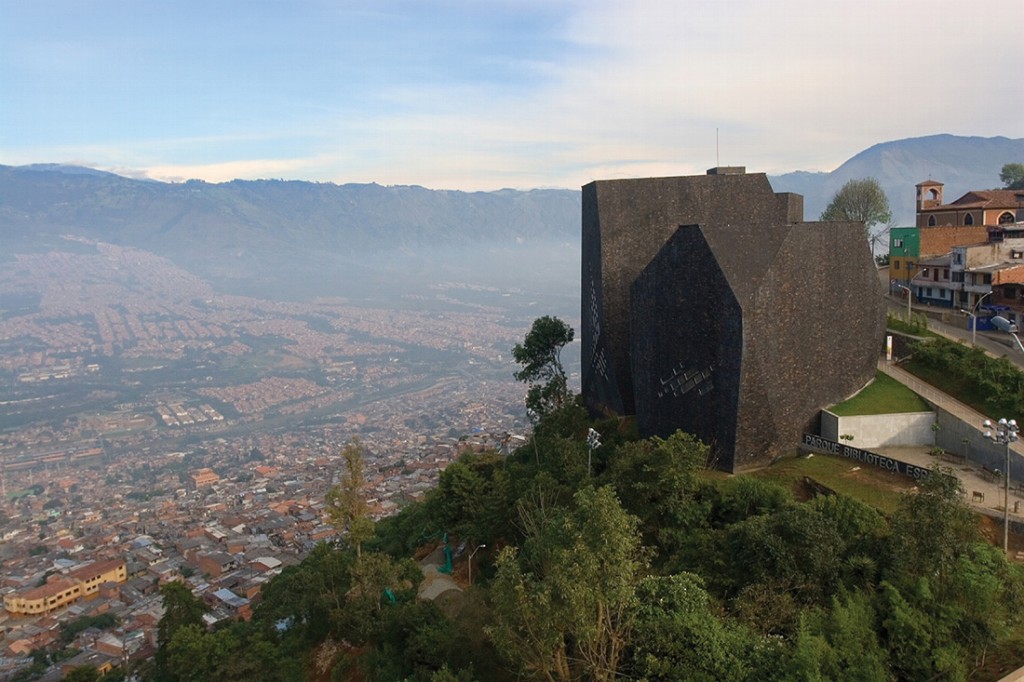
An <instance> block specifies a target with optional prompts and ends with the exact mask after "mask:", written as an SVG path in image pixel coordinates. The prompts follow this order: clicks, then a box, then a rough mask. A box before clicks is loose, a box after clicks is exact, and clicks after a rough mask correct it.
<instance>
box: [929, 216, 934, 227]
mask: <svg viewBox="0 0 1024 682" xmlns="http://www.w3.org/2000/svg"><path fill="white" fill-rule="evenodd" d="M928 227H935V216H933V215H930V216H928Z"/></svg>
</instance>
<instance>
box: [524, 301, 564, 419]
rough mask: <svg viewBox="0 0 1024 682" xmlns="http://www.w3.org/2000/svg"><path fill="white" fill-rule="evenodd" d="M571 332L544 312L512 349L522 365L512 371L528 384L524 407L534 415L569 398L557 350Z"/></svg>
mask: <svg viewBox="0 0 1024 682" xmlns="http://www.w3.org/2000/svg"><path fill="white" fill-rule="evenodd" d="M575 334H576V333H575V332H574V331H573V328H572V327H570V326H569V325H567V324H566V323H565V322H562V321H561V320H560V319H558V318H557V317H552V316H550V315H545V316H544V317H539V318H537V319H536V320H534V321H533V326H532V327H531V328H530V331H529V332H527V334H526V338H524V339H523V342H522V343H517V344H516V345H515V347H514V348H513V349H512V357H513V358H515V361H516V362H518V363H519V364H520V365H522V366H523V368H522V369H521V370H519V371H518V372H516V373H515V374H514V376H515V378H516V380H518V381H522V382H525V383H528V384H530V389H529V392H528V393H527V395H526V407H527V408H529V409H531V410H533V411H534V412H535V413H536V414H538V415H543V414H546V413H548V412H550V411H551V410H554V409H558V408H559V407H561V406H562V405H563V404H565V403H566V401H567V400H568V398H569V386H568V380H567V379H566V376H565V368H564V367H562V356H561V354H562V348H564V347H565V346H566V345H567V344H569V343H572V340H573V337H574V336H575Z"/></svg>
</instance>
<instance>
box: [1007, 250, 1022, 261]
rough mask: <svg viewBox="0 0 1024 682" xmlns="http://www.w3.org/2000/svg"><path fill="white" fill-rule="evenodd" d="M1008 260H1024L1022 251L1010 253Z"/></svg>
mask: <svg viewBox="0 0 1024 682" xmlns="http://www.w3.org/2000/svg"><path fill="white" fill-rule="evenodd" d="M1010 258H1012V259H1014V260H1020V259H1021V258H1024V251H1011V252H1010Z"/></svg>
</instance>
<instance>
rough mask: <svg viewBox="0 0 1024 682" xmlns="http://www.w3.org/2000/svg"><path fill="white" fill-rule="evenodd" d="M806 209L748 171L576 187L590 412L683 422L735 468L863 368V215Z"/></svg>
mask: <svg viewBox="0 0 1024 682" xmlns="http://www.w3.org/2000/svg"><path fill="white" fill-rule="evenodd" d="M802 219H803V198H802V197H800V196H799V195H794V194H776V193H775V192H773V191H772V189H771V185H770V184H769V182H768V178H767V177H766V176H765V175H763V174H749V175H748V174H744V173H743V172H742V169H728V172H727V173H724V174H722V173H721V172H720V171H719V172H718V173H715V172H709V174H708V175H706V176H695V177H680V178H653V179H644V180H611V181H599V182H593V183H590V184H589V185H586V186H585V187H584V188H583V282H582V287H583V310H582V322H583V325H582V326H583V329H582V333H583V358H582V360H583V395H584V398H585V400H586V401H587V405H588V406H589V407H590V409H591V410H593V411H595V412H598V413H603V414H617V415H628V414H635V415H636V417H637V421H638V424H639V427H640V430H641V433H642V434H644V435H659V436H667V435H669V434H671V433H672V432H674V431H675V430H676V429H680V428H681V429H683V430H684V431H688V432H690V433H693V434H695V435H697V436H698V437H700V438H701V439H702V440H704V441H705V442H708V443H711V444H712V445H713V446H714V448H715V452H716V456H717V457H718V461H717V465H718V466H719V467H720V468H722V469H726V470H728V471H735V470H738V469H743V468H749V467H752V466H756V465H759V464H762V463H765V462H766V461H767V460H769V459H771V458H772V457H774V456H776V455H777V454H779V453H780V452H782V451H784V450H788V449H791V448H793V447H795V446H796V445H797V443H798V442H799V439H800V435H801V432H802V431H803V430H805V429H808V428H811V429H815V423H816V420H817V413H818V409H819V408H821V407H824V406H826V405H829V404H832V403H834V402H837V401H838V400H841V399H842V398H844V397H846V396H848V395H850V394H851V393H853V392H854V391H856V390H857V389H859V388H860V387H861V386H863V385H864V384H865V383H866V382H867V381H869V380H870V379H871V377H872V376H873V374H874V367H875V361H876V357H877V353H878V348H879V344H880V340H881V336H882V330H883V325H884V314H883V310H884V309H883V299H882V297H881V293H882V292H881V290H880V285H879V282H878V278H877V274H876V270H875V267H874V262H873V260H872V257H871V253H870V251H869V247H868V244H867V240H866V239H864V227H863V225H862V224H860V223H804V222H801V221H802Z"/></svg>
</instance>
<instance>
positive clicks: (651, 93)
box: [0, 0, 1024, 190]
mask: <svg viewBox="0 0 1024 682" xmlns="http://www.w3.org/2000/svg"><path fill="white" fill-rule="evenodd" d="M326 7H333V5H327V6H326ZM366 7H367V8H375V6H373V7H371V6H370V5H367V6H366ZM385 10H386V11H384V12H383V13H381V14H374V15H372V16H371V17H370V19H366V20H365V22H366V23H361V22H363V21H364V19H362V18H361V16H362V15H361V14H360V13H359V12H355V13H352V12H347V11H342V10H339V11H340V12H341V13H340V14H339V15H338V17H339V18H338V19H337V20H338V21H343V22H345V27H344V30H345V33H344V35H346V36H350V37H354V38H357V39H358V40H357V42H358V44H359V45H363V44H366V45H370V44H374V45H377V47H375V48H374V51H373V53H372V58H370V59H366V60H363V61H359V60H357V59H356V57H357V56H358V55H353V53H352V51H351V49H349V48H346V47H345V46H344V45H338V44H337V43H339V42H341V43H344V41H337V40H333V41H332V40H328V38H329V37H330V36H332V35H333V33H334V31H333V28H335V27H334V25H333V24H331V23H330V20H329V19H324V18H323V17H324V16H326V15H317V18H318V19H321V21H320V22H319V23H320V24H322V25H319V26H318V28H317V30H316V31H313V32H308V31H305V30H303V31H297V28H303V27H306V28H308V26H309V24H310V18H309V17H308V16H304V15H303V14H302V12H301V11H300V12H299V13H298V14H297V15H296V17H295V18H294V20H289V21H286V22H281V30H280V31H276V32H274V33H273V37H274V41H275V45H276V46H278V47H279V48H280V49H278V50H275V51H274V56H273V59H263V60H262V61H259V62H257V64H256V65H255V66H254V65H252V64H250V63H249V62H250V60H248V59H245V60H241V61H238V60H237V58H236V56H233V54H234V53H230V52H223V53H222V52H219V51H218V49H219V48H217V49H215V48H216V47H217V46H210V49H209V50H208V51H206V52H204V53H203V55H204V56H203V59H204V60H205V61H201V62H198V63H196V64H193V65H192V67H191V70H190V66H189V64H186V63H183V64H182V65H181V67H180V69H181V73H189V74H194V76H193V75H190V76H189V78H186V79H182V80H181V82H180V83H179V86H180V89H179V90H175V91H174V92H173V93H171V94H168V95H166V98H164V99H152V98H151V99H149V100H148V101H146V106H145V107H142V108H136V107H135V102H133V100H132V96H131V95H132V93H133V92H138V91H136V90H134V89H133V86H132V84H131V83H125V84H122V83H121V82H119V83H116V84H115V85H116V86H117V87H116V88H115V89H114V90H113V92H114V93H115V94H116V95H117V97H114V99H115V100H116V101H118V102H121V103H123V106H120V105H119V106H118V107H110V108H105V107H104V106H103V105H102V104H97V103H96V102H91V100H84V101H83V102H84V104H83V106H85V107H86V108H87V109H88V108H89V107H90V106H91V107H92V110H90V111H89V112H87V113H89V114H91V115H89V116H86V115H81V116H75V117H70V118H73V119H74V120H73V123H74V125H70V124H69V126H68V127H69V131H70V132H66V133H64V134H63V135H62V134H61V131H60V130H59V126H58V125H57V124H59V123H61V121H60V120H59V117H55V116H53V115H51V119H53V120H51V119H46V120H45V123H46V125H41V124H36V123H35V122H34V121H30V122H28V123H25V124H24V125H23V126H22V128H25V129H27V128H30V127H31V128H39V129H40V131H39V134H40V135H42V134H43V133H44V132H45V135H46V137H45V138H44V137H39V138H38V139H37V140H34V141H26V139H27V136H26V135H25V134H23V133H24V130H19V129H18V126H8V128H9V132H8V136H7V137H6V138H5V137H4V132H3V131H0V158H2V159H3V160H4V161H5V162H12V161H13V160H15V159H19V158H20V159H22V161H20V162H23V163H30V162H34V161H50V160H60V159H66V158H91V159H96V160H97V162H98V164H97V165H100V166H101V167H106V168H137V169H144V172H145V173H146V175H147V176H148V177H153V178H161V179H172V178H173V179H187V178H190V177H198V178H202V179H205V180H209V181H220V180H229V179H233V178H234V177H241V178H256V177H284V178H297V179H311V180H331V181H336V182H350V181H351V182H369V181H376V182H381V183H383V184H421V185H425V186H428V187H437V188H455V189H467V190H471V189H497V188H500V187H503V186H509V187H517V188H529V187H536V186H561V187H579V186H580V185H582V184H584V183H586V182H588V181H590V180H592V179H597V178H603V177H629V176H638V175H663V174H664V175H675V174H689V173H702V172H703V171H704V169H706V168H708V167H710V166H713V165H715V164H716V163H718V162H719V161H720V162H721V163H722V164H727V165H745V166H747V167H748V168H749V169H751V170H755V171H767V172H772V173H779V172H786V171H791V170H798V169H800V170H832V169H833V168H835V167H837V166H838V165H839V164H841V163H842V162H843V161H845V160H846V159H847V158H849V157H850V156H852V155H853V154H856V153H857V152H859V151H861V150H862V149H864V148H866V147H868V146H870V145H872V144H875V143H877V142H882V141H886V140H893V139H899V138H902V137H913V136H918V135H926V134H931V133H936V132H950V133H954V134H970V135H985V136H991V135H1006V136H1009V137H1024V117H1021V116H1016V115H1014V114H1013V113H1012V112H1016V111H1019V110H1020V109H1021V108H1022V106H1024V93H1022V91H1021V89H1020V88H1019V87H1016V83H1017V81H1018V80H1019V78H1018V74H1017V70H1018V66H1017V64H1018V62H1019V59H1018V58H1017V55H1016V54H1015V50H1016V49H1017V48H1016V45H1018V44H1019V41H1018V39H1017V36H1016V35H1015V31H1016V27H1018V26H1020V25H1024V3H1020V1H1019V0H977V1H976V2H973V3H963V2H961V1H959V0H957V1H956V2H954V1H953V0H932V1H930V2H924V1H923V0H903V1H902V2H899V3H892V2H891V1H889V0H861V1H860V2H857V3H848V2H843V1H841V0H813V1H812V0H777V1H776V2H773V3H765V2H763V1H761V0H734V1H730V2H720V1H717V0H688V1H687V2H678V0H645V1H644V2H643V3H624V2H621V1H619V0H588V1H587V2H582V1H577V0H573V1H572V2H566V3H558V4H556V5H552V4H550V3H542V2H533V1H531V2H504V3H497V4H496V5H493V6H490V7H484V6H481V5H479V4H475V3H471V4H470V5H466V6H465V7H463V6H460V5H459V4H458V3H457V2H456V3H450V4H447V5H445V11H444V12H441V16H440V17H435V16H434V13H432V12H430V11H426V10H424V11H422V12H420V13H419V14H418V15H417V16H416V17H415V21H414V20H413V17H411V15H403V14H402V12H404V11H405V10H403V9H402V7H401V6H397V5H396V6H387V7H386V8H385ZM463 10H465V11H463ZM396 12H399V14H398V15H397V16H396V15H395V13H396ZM488 12H491V14H487V13H488ZM978 17H999V20H997V21H978V20H977V18H978ZM289 19H291V15H289ZM456 20H457V21H456ZM431 21H434V23H433V24H429V25H428V22H431ZM452 21H455V24H454V25H449V24H450V23H451V22H452ZM392 22H398V23H397V24H396V23H392ZM141 28H142V27H140V30H141ZM249 28H250V29H251V30H252V31H255V30H256V29H257V28H258V26H257V25H255V24H254V25H252V26H250V27H249ZM375 31H379V33H375ZM417 31H419V33H417ZM938 37H941V38H940V39H939V38H938ZM258 38H259V36H257V35H256V34H255V33H254V34H253V35H252V36H250V38H249V39H248V42H249V43H252V44H256V43H258V42H259V40H258ZM145 39H146V36H145V35H140V36H139V37H138V38H137V40H139V41H140V42H141V41H144V40H145ZM411 46H415V48H413V47H411ZM89 47H90V46H89V45H88V44H86V45H84V46H83V49H87V48H89ZM460 50H461V52H460ZM180 56H181V57H182V58H184V57H185V56H187V55H185V54H184V53H180ZM364 56H365V55H364ZM291 59H294V60H295V61H289V60H291ZM219 60H220V61H219ZM200 67H201V68H200ZM175 68H177V65H176V67H175ZM247 68H248V69H252V71H251V72H250V71H247V70H246V69H247ZM98 73H100V74H102V73H103V70H100V71H99V72H98ZM100 77H101V76H97V78H100ZM125 80H127V79H125ZM192 80H196V81H198V82H199V86H197V88H198V89H197V90H196V92H195V93H193V92H192V91H191V90H189V86H190V85H191V83H192ZM235 82H237V83H239V84H240V86H239V87H238V88H230V87H229V88H225V90H224V91H223V92H221V91H219V90H218V89H217V87H216V85H217V84H231V83H235ZM108 85H109V84H108ZM122 85H123V88H124V89H123V94H124V96H123V97H122V96H121V95H122V89H121V88H122ZM43 86H46V84H45V83H43V84H42V85H41V87H43ZM214 91H216V93H214ZM47 92H53V93H60V92H62V89H61V88H60V87H56V86H55V87H49V88H47ZM146 92H151V91H146ZM196 93H198V96H197V97H194V98H193V99H187V96H189V95H192V94H196ZM214 94H216V95H217V96H213V95H214ZM233 94H234V95H238V98H237V99H236V98H233V96H232V95H233ZM112 97H113V96H112ZM138 99H145V98H138ZM60 105H61V102H60V101H59V100H57V101H55V103H54V104H53V105H52V106H50V107H49V109H48V110H49V111H59V112H63V111H65V110H68V111H70V110H71V109H73V107H71V105H70V104H68V105H65V106H64V108H61V106H60ZM22 109H23V110H25V111H27V110H28V108H25V107H22ZM153 111H158V112H159V113H160V115H159V117H158V118H156V119H154V120H150V119H149V118H147V116H146V113H147V112H153ZM0 115H2V112H0ZM21 120H22V119H17V120H14V119H12V122H14V123H17V122H20V121H21ZM0 122H2V119H0ZM30 124H31V125H30ZM51 124H52V125H51ZM100 124H103V125H107V126H109V128H107V129H103V130H100V129H99V128H98V127H97V126H99V125H100ZM15 132H17V133H18V134H15ZM82 139H86V140H89V142H90V144H82V143H81V140H82ZM50 140H55V141H56V142H55V143H51V142H50ZM43 154H46V155H49V156H41V155H43ZM15 162H18V161H15Z"/></svg>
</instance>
